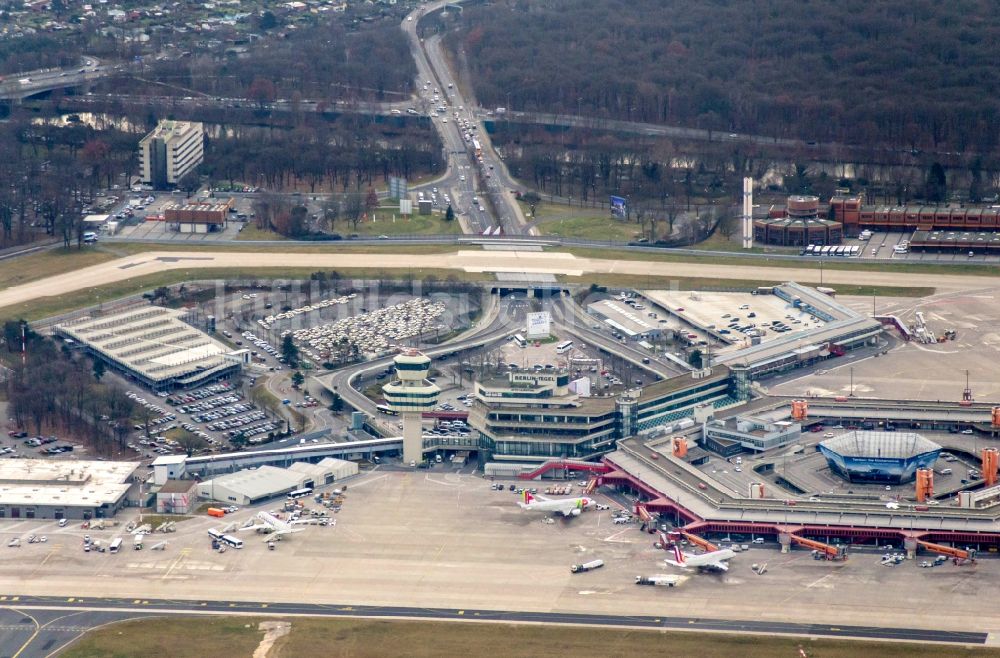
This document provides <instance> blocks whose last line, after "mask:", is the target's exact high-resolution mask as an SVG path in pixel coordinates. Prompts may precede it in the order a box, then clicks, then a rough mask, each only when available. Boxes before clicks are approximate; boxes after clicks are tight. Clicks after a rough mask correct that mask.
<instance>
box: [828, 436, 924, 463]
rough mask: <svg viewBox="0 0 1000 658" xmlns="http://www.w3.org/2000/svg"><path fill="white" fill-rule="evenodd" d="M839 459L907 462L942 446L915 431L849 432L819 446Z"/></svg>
mask: <svg viewBox="0 0 1000 658" xmlns="http://www.w3.org/2000/svg"><path fill="white" fill-rule="evenodd" d="M819 445H820V446H821V447H823V448H826V449H827V450H830V451H831V452H835V453H837V454H839V455H841V456H842V457H857V458H866V457H876V458H880V459H909V458H910V457H915V456H917V455H922V454H924V453H927V452H933V451H934V450H941V446H939V445H938V444H936V443H934V442H933V441H931V440H929V439H926V438H924V437H923V436H921V435H919V434H917V433H915V432H874V431H865V430H861V431H852V432H845V433H844V434H841V435H840V436H835V437H833V438H832V439H827V440H826V441H823V442H821V443H820V444H819Z"/></svg>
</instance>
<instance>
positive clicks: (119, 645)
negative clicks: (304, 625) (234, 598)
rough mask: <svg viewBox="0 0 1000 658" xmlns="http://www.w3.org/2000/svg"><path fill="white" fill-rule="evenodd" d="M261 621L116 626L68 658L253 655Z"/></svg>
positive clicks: (187, 620) (169, 620)
mask: <svg viewBox="0 0 1000 658" xmlns="http://www.w3.org/2000/svg"><path fill="white" fill-rule="evenodd" d="M258 623H259V622H258V620H254V619H247V618H244V617H232V618H230V617H210V618H204V619H197V620H193V619H190V618H180V617H171V618H167V619H149V620H144V621H129V622H124V623H121V624H113V625H111V626H108V627H107V628H103V629H101V630H98V631H94V632H91V633H88V634H87V635H86V636H84V637H83V638H82V639H80V640H79V641H77V642H76V643H74V644H73V646H72V648H70V649H69V651H68V652H67V653H64V654H63V655H65V656H73V657H74V658H108V657H114V658H130V657H132V656H136V657H139V656H144V657H146V658H159V657H161V656H162V657H163V658H187V657H188V656H190V657H191V658H201V657H203V656H252V655H253V652H254V649H256V648H257V645H259V644H260V640H261V638H262V637H263V636H264V633H263V631H259V630H257V625H258Z"/></svg>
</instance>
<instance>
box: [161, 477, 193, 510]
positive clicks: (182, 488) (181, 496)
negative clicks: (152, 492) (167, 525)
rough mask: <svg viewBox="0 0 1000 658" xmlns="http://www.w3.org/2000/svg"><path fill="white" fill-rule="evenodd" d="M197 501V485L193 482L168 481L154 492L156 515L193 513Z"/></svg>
mask: <svg viewBox="0 0 1000 658" xmlns="http://www.w3.org/2000/svg"><path fill="white" fill-rule="evenodd" d="M197 499H198V483H197V482H195V481H194V480H168V481H167V483H166V484H164V485H163V486H162V487H160V490H159V491H157V492H156V513H157V514H188V513H190V512H192V511H194V508H195V507H196V501H197Z"/></svg>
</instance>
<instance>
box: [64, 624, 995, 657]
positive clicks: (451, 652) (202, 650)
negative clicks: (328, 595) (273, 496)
mask: <svg viewBox="0 0 1000 658" xmlns="http://www.w3.org/2000/svg"><path fill="white" fill-rule="evenodd" d="M260 621H261V620H260V619H258V618H254V617H235V618H228V617H207V618H206V617H200V618H182V617H170V618H159V619H149V620H145V621H132V622H123V623H121V624H114V625H111V626H108V627H105V628H102V629H99V630H96V631H93V632H91V633H88V634H87V635H86V636H84V637H83V638H82V639H81V640H79V641H78V642H76V643H75V644H74V645H73V646H72V647H70V648H69V649H68V650H67V651H65V652H64V653H62V654H61V656H63V658H131V657H133V656H134V657H137V658H138V657H142V658H160V657H163V658H167V657H170V658H188V657H190V658H203V657H204V656H250V655H252V654H253V651H254V649H255V648H256V647H257V645H258V643H259V642H260V639H261V638H262V637H263V631H260V630H258V624H259V623H260ZM290 621H291V624H292V627H291V632H290V633H289V634H288V635H286V636H285V637H283V638H279V639H278V640H277V642H276V643H275V644H274V646H273V647H272V648H271V651H270V652H269V653H268V658H314V657H315V658H327V657H329V656H350V657H359V658H361V657H365V658H367V657H372V658H375V657H379V658H381V657H383V656H414V657H423V656H426V657H428V658H432V657H433V658H452V657H454V658H468V657H470V656H503V657H504V658H516V657H521V656H523V657H525V658H529V657H531V658H533V657H535V656H572V657H573V658H605V657H606V656H638V655H650V656H662V655H670V656H680V657H687V656H698V657H699V658H792V657H797V656H799V655H800V654H799V649H800V648H801V649H803V650H804V651H805V652H806V655H808V656H810V657H811V658H856V657H857V656H876V655H877V656H879V658H931V657H945V656H955V655H959V654H960V655H962V656H969V657H970V658H1000V649H986V648H973V649H967V648H965V647H962V648H961V649H959V648H958V647H949V646H934V645H917V644H904V643H896V642H862V641H849V640H840V641H838V640H823V639H820V640H811V639H805V638H789V637H775V636H765V635H722V634H706V633H687V632H674V633H670V632H661V631H639V630H636V631H633V630H607V629H600V628H587V627H573V628H569V627H563V626H517V625H502V624H478V623H448V622H412V621H376V620H367V619H309V618H294V619H291V620H290Z"/></svg>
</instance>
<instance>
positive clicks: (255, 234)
mask: <svg viewBox="0 0 1000 658" xmlns="http://www.w3.org/2000/svg"><path fill="white" fill-rule="evenodd" d="M236 239H237V240H238V241H245V240H287V239H288V238H286V237H285V236H283V235H281V234H280V233H276V232H274V231H271V230H266V229H259V228H257V225H256V224H254V223H253V222H247V223H246V225H245V226H244V227H243V230H241V231H240V232H239V233H237V234H236Z"/></svg>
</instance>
